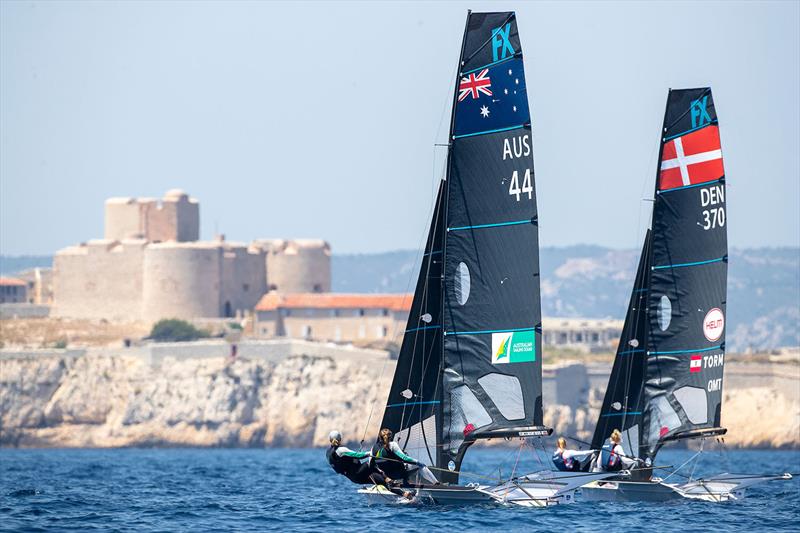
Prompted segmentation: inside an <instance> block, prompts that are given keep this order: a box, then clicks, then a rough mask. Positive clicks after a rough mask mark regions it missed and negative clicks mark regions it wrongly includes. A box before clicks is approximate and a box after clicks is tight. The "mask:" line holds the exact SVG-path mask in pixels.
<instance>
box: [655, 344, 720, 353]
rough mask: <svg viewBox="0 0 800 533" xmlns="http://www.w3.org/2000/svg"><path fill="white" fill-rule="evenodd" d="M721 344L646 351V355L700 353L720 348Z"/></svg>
mask: <svg viewBox="0 0 800 533" xmlns="http://www.w3.org/2000/svg"><path fill="white" fill-rule="evenodd" d="M721 349H722V345H721V344H720V345H718V346H712V347H711V348H696V349H694V350H670V351H666V352H647V355H680V354H683V353H700V352H713V351H714V350H721Z"/></svg>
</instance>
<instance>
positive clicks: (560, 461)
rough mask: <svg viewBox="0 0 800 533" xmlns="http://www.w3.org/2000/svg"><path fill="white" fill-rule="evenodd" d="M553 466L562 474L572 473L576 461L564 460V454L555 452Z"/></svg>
mask: <svg viewBox="0 0 800 533" xmlns="http://www.w3.org/2000/svg"><path fill="white" fill-rule="evenodd" d="M553 464H554V465H556V468H557V469H559V470H561V471H562V472H568V471H571V470H572V468H573V467H574V464H575V460H574V459H573V458H572V457H568V458H566V459H565V458H564V452H562V451H560V450H556V451H555V452H553Z"/></svg>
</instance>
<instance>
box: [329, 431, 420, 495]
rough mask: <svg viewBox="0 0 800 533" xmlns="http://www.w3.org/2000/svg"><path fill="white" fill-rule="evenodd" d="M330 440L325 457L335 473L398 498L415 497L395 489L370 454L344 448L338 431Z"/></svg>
mask: <svg viewBox="0 0 800 533" xmlns="http://www.w3.org/2000/svg"><path fill="white" fill-rule="evenodd" d="M328 439H329V440H330V441H331V446H330V448H328V451H327V452H326V453H325V455H326V456H327V458H328V463H329V464H330V465H331V468H333V471H334V472H336V473H337V474H341V475H343V476H344V477H346V478H347V479H349V480H350V481H352V482H353V483H357V484H359V485H367V484H374V485H382V486H384V487H386V488H388V489H389V490H390V491H392V492H393V493H395V494H397V495H398V496H403V497H404V498H408V499H411V498H412V496H413V495H412V494H411V493H410V492H408V491H403V490H401V489H398V488H395V487H394V485H393V483H394V480H393V479H392V478H391V477H389V476H387V475H386V472H384V471H383V470H381V469H380V468H379V467H378V466H377V465H375V464H374V463H373V462H372V459H371V458H370V452H356V451H353V450H351V449H350V448H348V447H347V446H342V434H341V433H340V432H338V431H336V430H334V431H331V432H330V433H329V434H328ZM367 458H370V460H369V461H367V462H363V463H362V462H361V460H362V459H367Z"/></svg>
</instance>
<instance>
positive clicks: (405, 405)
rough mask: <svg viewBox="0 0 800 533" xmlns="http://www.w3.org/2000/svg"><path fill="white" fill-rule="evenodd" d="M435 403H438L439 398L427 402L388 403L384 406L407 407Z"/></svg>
mask: <svg viewBox="0 0 800 533" xmlns="http://www.w3.org/2000/svg"><path fill="white" fill-rule="evenodd" d="M437 403H439V400H430V401H427V402H406V403H390V404H388V405H387V406H386V407H407V406H409V405H431V404H437Z"/></svg>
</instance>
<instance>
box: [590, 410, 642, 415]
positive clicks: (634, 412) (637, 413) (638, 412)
mask: <svg viewBox="0 0 800 533" xmlns="http://www.w3.org/2000/svg"><path fill="white" fill-rule="evenodd" d="M640 414H642V412H641V411H628V412H627V413H606V414H604V415H600V416H625V415H640Z"/></svg>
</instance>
